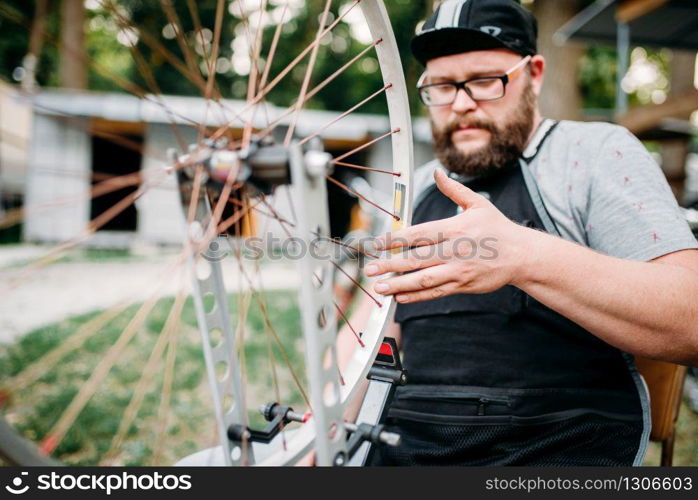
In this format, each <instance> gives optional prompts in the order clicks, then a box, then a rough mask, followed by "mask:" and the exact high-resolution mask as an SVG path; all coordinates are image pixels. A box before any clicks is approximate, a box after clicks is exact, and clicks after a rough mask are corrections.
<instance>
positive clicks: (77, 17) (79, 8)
mask: <svg viewBox="0 0 698 500" xmlns="http://www.w3.org/2000/svg"><path fill="white" fill-rule="evenodd" d="M84 54H85V2H84V0H63V2H62V5H61V45H60V54H59V58H60V59H59V60H60V67H59V72H60V81H61V86H63V87H65V88H69V89H84V88H85V87H87V68H86V64H85V60H84Z"/></svg>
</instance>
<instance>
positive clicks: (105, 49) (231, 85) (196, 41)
mask: <svg viewBox="0 0 698 500" xmlns="http://www.w3.org/2000/svg"><path fill="white" fill-rule="evenodd" d="M285 2H286V0H268V8H267V12H268V15H267V16H266V17H265V18H263V19H262V23H263V24H264V26H265V29H264V37H263V40H264V42H263V48H262V52H261V53H262V54H263V55H264V54H267V53H268V50H269V45H270V44H271V40H272V36H273V31H274V26H275V23H276V21H278V19H279V18H280V16H281V13H282V11H283V8H284V4H285ZM0 3H2V4H4V5H5V8H9V9H11V10H13V11H16V12H18V13H21V15H22V16H23V17H24V19H25V20H26V23H25V25H22V24H18V23H17V22H15V21H14V20H10V19H8V18H7V17H6V16H0V30H2V33H3V36H2V37H1V38H0V76H1V77H2V78H3V79H5V80H7V81H19V80H21V78H22V76H23V73H22V72H23V69H22V60H23V58H24V56H25V55H26V53H27V47H28V44H29V36H30V30H29V26H30V23H31V20H32V19H33V16H34V11H35V4H36V2H28V1H26V0H2V1H1V2H0ZM60 3H61V2H60V1H59V0H48V14H47V18H46V28H45V32H46V41H45V43H44V46H43V48H42V51H41V57H40V63H39V66H38V71H37V83H38V84H39V85H40V86H48V87H53V86H59V84H60V80H59V76H58V73H59V72H58V70H57V69H58V66H59V62H58V58H59V50H58V48H57V47H58V40H59V39H60V36H61V15H60ZM161 3H162V2H161V1H160V0H85V7H86V10H85V14H86V20H85V50H86V52H87V56H88V57H89V59H90V60H91V61H92V62H93V64H92V65H91V66H90V68H89V69H88V73H87V88H88V89H90V90H95V91H114V92H122V91H123V89H122V88H121V87H119V86H118V85H117V84H115V83H114V81H113V79H110V78H108V77H105V76H104V75H103V74H100V72H98V71H96V70H95V66H101V67H103V68H108V70H109V71H111V72H113V73H116V74H118V75H119V76H121V77H123V78H125V79H127V80H130V81H133V82H134V83H136V84H138V85H139V86H141V87H143V88H146V89H148V90H151V91H152V90H153V89H152V87H149V85H148V81H147V80H146V78H145V77H144V75H143V73H142V72H141V71H139V68H138V64H137V63H136V61H135V60H134V52H139V53H141V54H142V55H143V58H144V60H145V62H146V64H147V65H148V66H149V68H150V69H151V70H152V72H153V74H154V77H155V81H156V82H157V85H158V87H159V91H160V92H162V93H164V94H175V95H190V96H196V95H201V91H200V89H199V88H197V87H196V86H195V85H194V84H192V83H191V82H190V81H188V80H187V79H186V78H183V77H182V76H181V74H180V73H179V72H178V71H177V69H176V68H175V67H173V65H172V64H171V63H170V62H169V61H168V60H167V58H166V57H163V55H162V54H161V53H160V52H158V51H154V50H151V48H150V47H149V46H148V44H147V43H145V42H144V40H143V38H144V36H148V35H149V36H152V37H154V38H156V39H157V41H158V42H159V43H161V44H162V46H163V47H164V48H166V49H167V50H168V51H170V52H171V53H172V54H174V55H176V56H177V57H179V58H180V59H184V57H183V54H182V51H181V50H180V47H179V45H178V41H177V37H176V30H175V28H174V26H173V25H172V24H170V23H169V22H168V18H167V16H166V15H165V13H164V11H163V8H162V5H161ZM191 3H193V2H189V1H176V2H171V5H172V6H173V7H174V9H175V11H176V13H177V16H178V17H179V19H180V20H181V23H182V26H183V29H184V31H185V33H184V36H185V38H186V40H187V43H188V45H189V46H190V47H193V48H194V50H196V52H197V54H198V56H199V61H200V63H199V64H200V70H201V73H202V74H203V76H204V77H207V75H208V66H207V65H206V64H205V62H203V61H204V57H202V56H204V54H207V53H210V51H211V46H212V43H211V42H212V39H213V29H214V24H215V14H216V4H217V0H199V1H197V2H195V3H196V7H197V14H198V16H199V18H200V26H201V27H202V29H201V32H197V31H196V29H195V28H196V23H195V22H194V18H193V16H192V12H191V11H190V5H191ZM352 3H353V2H352V1H351V0H343V1H335V2H333V6H332V9H331V14H330V16H329V19H328V22H331V21H332V20H334V19H335V18H336V17H337V16H338V15H339V14H340V13H341V12H344V10H345V9H346V8H348V6H350V5H351V4H352ZM547 3H550V2H549V0H535V1H531V0H529V1H524V4H525V5H526V6H527V7H529V8H531V9H533V10H534V11H535V12H536V15H538V16H539V18H540V16H545V15H546V12H547V11H546V10H545V9H542V8H541V6H543V7H545V4H547ZM589 3H590V1H589V0H583V1H579V2H576V4H577V5H576V10H578V9H581V8H582V7H584V6H585V5H587V4H589ZM432 4H433V0H430V1H411V0H391V1H388V2H386V8H387V9H388V11H389V14H390V17H391V20H392V23H393V27H394V31H395V36H396V38H397V42H398V46H399V47H400V51H401V55H402V60H403V63H404V65H405V73H406V76H407V80H408V86H409V87H412V86H413V85H414V84H415V83H416V81H417V79H418V77H419V74H420V72H421V67H420V65H419V63H417V62H416V61H415V60H414V59H413V58H412V57H411V54H410V51H409V41H410V39H411V38H412V36H413V34H414V32H415V27H416V26H417V25H418V24H419V23H420V21H422V20H423V19H424V18H425V17H426V16H427V15H428V13H429V12H431V9H432ZM323 5H324V0H307V1H305V0H289V2H288V12H286V15H285V19H287V22H286V24H285V27H284V28H283V36H282V38H281V40H282V42H281V44H280V46H279V50H278V52H277V55H276V57H275V58H274V61H273V64H272V68H271V71H270V78H271V77H273V76H274V75H275V74H278V72H279V71H281V69H282V68H283V67H284V66H286V65H287V64H288V63H289V62H290V61H291V60H292V59H293V58H294V57H295V56H296V55H297V54H298V53H299V52H300V51H301V50H302V49H303V47H305V46H306V45H307V44H308V43H310V42H311V41H312V39H313V37H314V36H315V33H316V31H317V28H318V22H319V19H318V17H319V16H318V13H319V12H321V11H322V7H323ZM258 7H259V0H234V1H227V0H226V2H225V9H226V12H225V16H224V20H223V26H222V28H223V29H222V35H221V43H220V52H219V54H218V57H217V61H216V63H215V71H216V73H217V74H216V84H217V87H218V90H219V92H220V94H221V95H222V96H223V97H226V98H235V99H244V98H245V96H246V92H247V77H248V74H249V71H250V58H249V46H250V43H249V40H250V38H251V37H253V36H254V30H253V29H250V27H249V23H247V22H243V19H245V20H247V18H248V17H249V16H250V14H252V18H251V19H249V21H251V24H252V26H253V27H254V25H255V23H256V22H258V20H257V19H256V18H255V17H254V14H253V10H254V9H257V8H258ZM115 10H116V11H117V12H118V13H119V14H118V15H116V14H115ZM358 10H359V9H355V12H352V13H351V14H350V15H348V16H347V17H346V18H345V20H344V21H343V22H341V23H339V25H338V26H337V27H336V28H335V29H334V30H333V31H332V33H330V34H329V35H328V36H327V37H326V38H325V39H324V40H323V42H322V43H323V46H324V47H323V49H324V50H320V51H319V53H318V60H317V63H316V69H315V72H314V76H313V81H314V82H320V81H322V80H323V79H324V78H325V77H327V76H328V75H330V74H332V72H334V71H335V70H336V69H337V68H338V67H340V66H341V65H342V64H344V63H346V62H348V61H349V60H350V59H351V58H352V57H353V56H354V55H355V54H356V53H358V51H359V50H361V49H362V48H363V47H365V46H366V44H367V43H369V42H370V37H368V36H367V33H366V31H365V29H364V28H363V20H362V18H361V15H360V14H359V12H358ZM539 21H540V22H541V23H543V22H544V20H541V19H539ZM127 25H131V27H128V26H127ZM134 43H135V47H130V46H131V45H133V44H134ZM670 57H671V53H670V52H669V51H666V50H664V51H662V50H654V51H646V50H645V49H641V48H639V49H636V50H635V51H634V52H633V56H632V61H631V62H632V64H633V66H632V67H631V74H630V78H631V79H634V80H639V81H640V82H639V83H630V84H628V88H627V90H629V91H630V92H631V104H646V103H649V102H660V101H661V100H662V98H663V97H665V96H666V93H667V92H668V85H669V83H668V78H667V67H668V63H669V60H670ZM633 68H634V70H635V71H634V73H633V72H632V70H633ZM377 70H378V64H377V61H376V59H375V57H374V56H373V55H372V53H371V52H369V54H368V55H367V56H366V57H364V58H363V59H362V60H361V61H360V62H359V63H357V64H354V65H352V66H351V67H350V68H349V69H348V70H347V71H346V72H345V73H344V74H342V75H341V76H339V77H338V78H337V79H336V80H335V81H334V82H332V83H331V84H330V85H328V86H327V87H326V88H325V89H324V90H323V91H322V92H321V93H320V94H319V95H318V96H317V98H315V99H313V100H311V102H309V103H308V106H309V107H314V108H320V109H331V110H343V109H346V108H347V107H348V106H347V105H348V104H349V105H351V103H355V102H358V101H359V100H361V99H363V98H364V97H365V96H367V95H369V94H370V93H372V92H374V91H375V90H377V89H378V88H380V87H381V85H382V82H381V79H380V74H379V72H378V71H377ZM578 70H579V71H578V81H577V82H572V83H576V84H578V86H579V89H580V92H581V96H582V99H583V102H582V105H583V106H582V107H583V108H585V109H587V108H588V109H610V108H612V107H613V103H614V94H615V89H614V82H615V74H616V53H615V49H614V48H612V47H605V46H589V47H588V48H586V49H585V50H584V55H583V57H582V58H581V59H580V60H579V62H578ZM303 72H304V65H299V66H298V67H297V68H296V69H295V70H294V71H293V72H292V73H291V75H290V77H289V78H286V79H284V80H283V81H282V82H281V83H280V85H279V86H278V87H277V88H276V89H275V91H274V92H273V93H272V95H270V96H269V100H270V101H271V102H273V103H275V104H280V105H288V104H290V102H291V101H292V100H293V99H294V98H295V96H296V95H297V89H298V85H299V83H300V82H301V80H302V78H303ZM411 99H412V104H413V105H414V106H413V110H414V111H415V112H422V109H421V106H419V105H418V103H417V100H416V95H415V94H414V93H412V94H411ZM384 106H385V103H384V101H383V100H380V99H378V100H374V101H371V102H369V103H368V104H367V105H366V106H365V107H364V108H363V111H365V112H377V113H380V112H383V111H384V109H383V107H384Z"/></svg>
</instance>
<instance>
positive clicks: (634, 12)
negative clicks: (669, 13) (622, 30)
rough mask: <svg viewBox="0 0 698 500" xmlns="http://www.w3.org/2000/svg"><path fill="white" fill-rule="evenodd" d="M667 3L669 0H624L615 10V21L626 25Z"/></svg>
mask: <svg viewBox="0 0 698 500" xmlns="http://www.w3.org/2000/svg"><path fill="white" fill-rule="evenodd" d="M667 3H669V0H624V1H623V2H621V3H620V4H619V5H618V7H617V8H616V19H617V20H618V22H621V23H625V24H627V23H630V22H632V21H634V20H635V19H638V18H640V17H642V16H645V15H647V14H649V13H650V12H652V11H654V10H657V9H658V8H659V7H661V6H663V5H665V4H667Z"/></svg>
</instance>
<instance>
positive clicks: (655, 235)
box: [414, 120, 698, 261]
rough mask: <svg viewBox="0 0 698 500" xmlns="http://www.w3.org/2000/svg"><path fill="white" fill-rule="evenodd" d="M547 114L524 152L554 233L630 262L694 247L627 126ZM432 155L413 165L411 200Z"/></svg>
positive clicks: (429, 180) (429, 173) (428, 176)
mask: <svg viewBox="0 0 698 500" xmlns="http://www.w3.org/2000/svg"><path fill="white" fill-rule="evenodd" d="M552 125H553V122H552V121H550V120H546V121H544V122H543V124H542V125H541V126H540V127H539V129H538V131H537V133H536V134H535V136H534V138H533V139H532V140H531V144H529V146H528V148H527V149H526V151H525V152H524V154H523V158H524V160H527V163H528V166H529V168H530V171H531V172H532V173H533V176H534V178H535V180H536V183H537V185H538V189H539V191H540V195H541V198H542V199H543V202H544V205H545V207H546V209H547V211H548V213H549V214H550V217H551V218H552V220H553V222H554V224H555V226H556V227H557V229H558V231H559V232H560V235H561V236H562V237H563V238H565V239H567V240H570V241H574V242H576V243H579V244H581V245H584V246H587V247H589V248H592V249H594V250H596V251H599V252H601V253H604V254H606V255H611V256H614V257H619V258H622V259H631V260H637V261H648V260H652V259H655V258H657V257H661V256H662V255H666V254H668V253H671V252H675V251H678V250H684V249H689V248H698V242H697V241H696V239H695V238H694V237H693V234H692V233H691V230H690V229H689V227H688V223H687V222H686V220H685V218H684V216H683V214H682V213H681V210H680V208H679V206H678V204H677V203H676V199H675V197H674V195H673V193H672V192H671V188H669V185H668V183H667V181H666V178H665V177H664V174H663V173H662V171H661V169H660V168H659V166H658V165H657V163H656V162H655V161H654V159H653V158H652V156H651V155H650V154H649V153H648V152H647V150H646V149H645V147H644V146H643V145H642V143H641V142H640V141H639V140H638V139H637V138H636V137H635V136H633V135H632V134H631V133H630V132H629V131H628V130H627V129H625V128H623V127H620V126H618V125H613V124H609V123H600V122H574V121H561V122H559V123H558V124H557V126H556V127H554V128H553V129H552V130H550V128H551V126H552ZM436 168H443V167H442V166H441V165H440V164H439V163H438V162H437V161H432V162H429V163H427V164H426V165H424V166H422V167H420V168H418V169H417V170H416V171H415V179H414V180H415V186H417V192H416V195H415V196H416V198H415V204H414V206H415V207H416V206H417V204H418V203H419V201H420V198H421V196H420V194H422V193H424V192H426V189H427V188H428V187H429V186H431V185H433V183H434V181H433V172H434V169H436Z"/></svg>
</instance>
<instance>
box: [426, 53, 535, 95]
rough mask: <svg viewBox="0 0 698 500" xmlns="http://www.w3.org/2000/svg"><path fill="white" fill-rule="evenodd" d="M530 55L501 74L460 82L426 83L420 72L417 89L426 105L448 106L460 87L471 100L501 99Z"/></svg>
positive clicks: (529, 58)
mask: <svg viewBox="0 0 698 500" xmlns="http://www.w3.org/2000/svg"><path fill="white" fill-rule="evenodd" d="M530 60H531V56H526V57H524V58H523V59H521V60H520V61H519V62H518V63H517V64H516V66H514V67H513V68H511V69H510V70H509V71H507V72H506V73H504V74H503V75H497V76H481V77H477V78H471V79H470V80H463V81H462V82H442V83H427V84H424V82H425V81H426V79H427V74H426V72H425V73H424V74H422V76H421V77H420V78H419V81H418V82H417V90H418V91H419V97H420V98H421V99H422V102H423V103H424V104H425V105H427V106H448V105H450V104H453V103H454V102H455V100H456V96H457V95H458V91H459V90H460V89H463V90H465V92H466V93H467V94H468V95H469V96H470V98H471V99H472V100H473V101H476V102H480V101H494V100H495V99H501V98H502V97H504V94H505V93H506V86H507V83H509V82H510V81H511V80H513V79H514V77H515V74H516V73H517V72H518V71H519V70H521V69H522V68H523V67H524V66H525V65H526V64H527V63H528V62H529V61H530Z"/></svg>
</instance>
